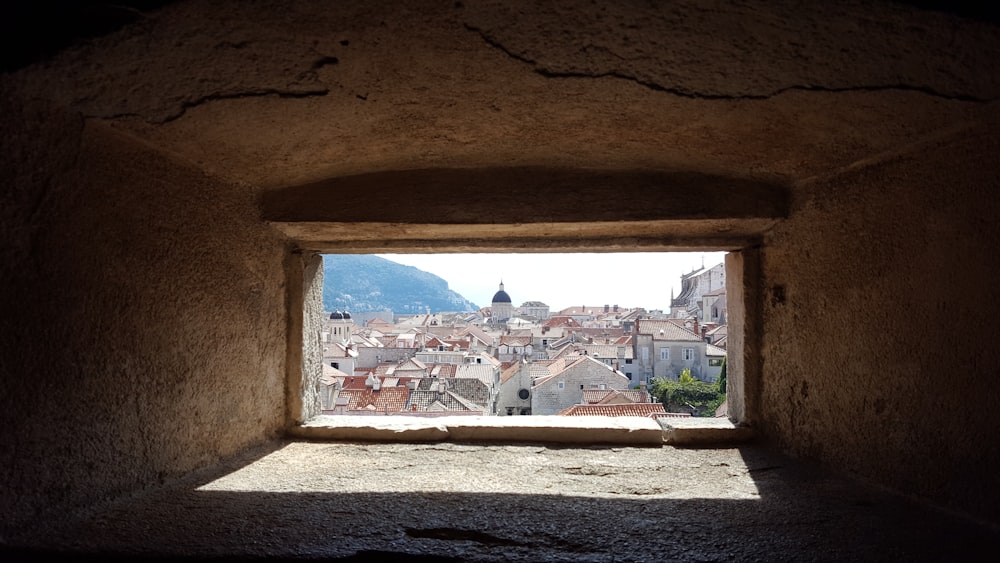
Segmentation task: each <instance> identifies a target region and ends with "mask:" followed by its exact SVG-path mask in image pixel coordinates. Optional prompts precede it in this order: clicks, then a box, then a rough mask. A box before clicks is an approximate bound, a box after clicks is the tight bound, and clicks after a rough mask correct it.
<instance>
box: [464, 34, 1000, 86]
mask: <svg viewBox="0 0 1000 563" xmlns="http://www.w3.org/2000/svg"><path fill="white" fill-rule="evenodd" d="M464 25H465V28H466V29H467V30H469V31H472V32H474V33H477V34H478V35H479V36H480V37H481V38H482V40H483V41H484V42H485V43H486V44H487V45H489V46H490V47H493V48H494V49H497V50H498V51H500V52H502V53H504V54H506V55H507V56H508V57H510V58H512V59H514V60H517V61H520V62H523V63H526V64H529V65H531V66H532V67H534V71H535V72H536V73H538V74H540V75H542V76H544V77H546V78H586V79H596V78H618V79H621V80H627V81H629V82H634V83H636V84H638V85H640V86H643V87H645V88H649V89H650V90H653V91H656V92H665V93H668V94H673V95H675V96H680V97H683V98H691V99H697V100H767V99H770V98H772V97H775V96H779V95H781V94H784V93H785V92H792V91H806V92H830V93H839V92H886V91H896V92H899V91H903V92H919V93H921V94H926V95H928V96H933V97H936V98H941V99H945V100H952V101H960V102H976V103H990V102H994V101H996V99H994V98H980V97H977V96H971V95H966V94H945V93H943V92H939V91H937V90H935V89H934V88H931V87H929V86H913V85H910V84H879V85H867V86H843V87H832V86H819V85H802V84H797V85H792V86H785V87H784V88H779V89H777V90H773V91H771V92H768V93H766V94H705V93H701V92H695V91H691V90H686V89H682V88H674V87H668V86H664V85H662V84H658V83H656V82H651V81H648V80H643V79H641V78H639V77H636V76H632V75H629V74H624V73H622V72H618V71H608V72H600V73H588V72H570V71H555V70H551V69H548V68H545V67H543V66H541V63H539V62H538V61H535V60H532V59H529V58H528V57H525V56H523V55H519V54H517V53H515V52H513V51H511V50H510V49H508V48H507V47H505V46H504V45H503V44H502V43H500V42H499V41H497V40H496V39H494V38H492V37H490V36H489V35H487V34H486V32H485V31H483V30H481V29H479V28H477V27H475V26H473V25H471V24H468V23H465V24H464ZM588 47H595V48H596V46H594V45H589V46H588ZM608 52H610V51H608ZM612 54H614V53H612ZM615 56H618V55H616V54H615ZM619 58H620V57H619Z"/></svg>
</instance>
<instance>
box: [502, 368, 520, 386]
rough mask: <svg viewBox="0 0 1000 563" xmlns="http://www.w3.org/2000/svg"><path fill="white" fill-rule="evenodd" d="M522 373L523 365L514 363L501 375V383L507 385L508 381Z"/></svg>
mask: <svg viewBox="0 0 1000 563" xmlns="http://www.w3.org/2000/svg"><path fill="white" fill-rule="evenodd" d="M519 371H521V364H519V363H512V364H510V365H509V366H508V367H507V368H506V369H504V370H503V371H502V372H501V373H500V383H505V382H506V381H507V380H508V379H510V378H512V377H514V376H515V375H517V372H519Z"/></svg>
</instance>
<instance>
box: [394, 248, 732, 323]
mask: <svg viewBox="0 0 1000 563" xmlns="http://www.w3.org/2000/svg"><path fill="white" fill-rule="evenodd" d="M725 255H726V253H725V252H631V253H576V254H379V255H378V256H380V257H382V258H385V259H387V260H392V261H394V262H398V263H400V264H406V265H408V266H415V267H417V268H419V269H421V270H423V271H425V272H430V273H432V274H434V275H436V276H438V277H440V278H442V279H444V280H445V281H447V282H448V287H449V288H450V289H451V290H453V291H456V292H458V293H459V294H460V295H462V296H463V297H465V298H466V299H468V300H470V301H472V302H473V303H475V304H476V305H478V306H480V307H488V306H489V305H490V302H491V301H492V300H493V294H494V293H496V291H497V289H498V288H499V285H500V281H501V279H502V280H503V284H504V290H505V291H506V292H507V293H508V294H509V295H510V300H511V302H512V303H513V304H514V306H515V307H518V306H520V305H521V304H522V303H524V302H525V301H541V302H542V303H545V304H546V305H548V306H549V309H550V310H551V311H558V310H561V309H565V308H567V307H570V306H578V305H587V306H595V307H599V306H603V305H616V304H617V305H621V306H622V307H643V308H645V309H662V310H663V311H668V310H669V309H670V290H671V288H673V290H674V293H675V294H677V293H680V289H681V281H680V277H681V274H686V273H688V272H690V271H692V270H695V269H698V268H700V267H701V266H702V260H703V259H704V265H705V266H706V267H712V266H714V265H716V264H719V263H721V262H723V261H724V260H725Z"/></svg>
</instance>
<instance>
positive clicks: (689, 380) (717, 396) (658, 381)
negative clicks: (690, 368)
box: [650, 370, 726, 416]
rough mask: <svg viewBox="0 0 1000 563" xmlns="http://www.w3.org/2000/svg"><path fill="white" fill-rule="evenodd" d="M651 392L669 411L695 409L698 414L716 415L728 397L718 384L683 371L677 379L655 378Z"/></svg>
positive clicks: (689, 410) (690, 410)
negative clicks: (698, 378)
mask: <svg viewBox="0 0 1000 563" xmlns="http://www.w3.org/2000/svg"><path fill="white" fill-rule="evenodd" d="M685 371H686V370H685ZM682 379H683V381H682ZM650 392H651V393H652V394H653V395H654V396H655V397H656V398H657V399H658V400H659V401H660V402H661V403H663V407H664V408H665V409H666V410H667V412H692V411H694V412H693V414H695V415H696V416H715V409H717V408H718V407H719V405H721V404H722V401H724V400H725V398H726V395H725V394H724V393H720V392H719V386H718V385H716V384H714V383H705V382H703V381H698V380H697V379H695V378H693V377H691V374H690V372H688V373H686V374H685V373H684V372H681V376H680V377H679V378H678V380H677V381H672V380H670V379H666V378H661V377H658V378H655V379H653V381H652V382H651V385H650Z"/></svg>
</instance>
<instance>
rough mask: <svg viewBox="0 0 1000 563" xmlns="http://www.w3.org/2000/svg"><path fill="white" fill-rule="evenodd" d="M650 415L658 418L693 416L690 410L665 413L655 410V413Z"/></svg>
mask: <svg viewBox="0 0 1000 563" xmlns="http://www.w3.org/2000/svg"><path fill="white" fill-rule="evenodd" d="M649 416H650V417H651V418H657V419H659V418H690V417H691V413H689V412H664V413H658V412H654V413H653V414H651V415H649Z"/></svg>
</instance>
